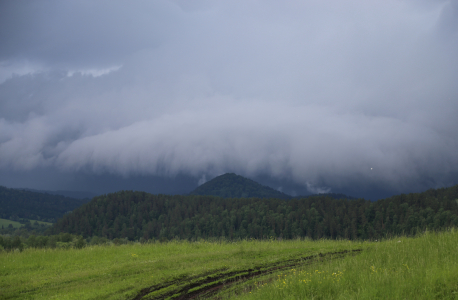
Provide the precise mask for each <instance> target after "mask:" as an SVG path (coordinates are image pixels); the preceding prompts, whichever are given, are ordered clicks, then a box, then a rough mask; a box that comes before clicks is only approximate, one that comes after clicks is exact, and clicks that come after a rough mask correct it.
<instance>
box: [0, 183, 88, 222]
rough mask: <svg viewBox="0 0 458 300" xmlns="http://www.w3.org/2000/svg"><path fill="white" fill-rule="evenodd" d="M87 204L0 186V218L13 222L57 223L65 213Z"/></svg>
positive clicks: (83, 201) (71, 199) (61, 197)
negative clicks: (25, 220)
mask: <svg viewBox="0 0 458 300" xmlns="http://www.w3.org/2000/svg"><path fill="white" fill-rule="evenodd" d="M86 202H87V200H80V199H73V198H68V197H64V196H60V195H51V194H47V193H38V192H33V191H27V190H19V189H10V188H6V187H3V186H0V218H3V219H10V220H13V221H19V219H29V220H41V221H45V222H51V223H52V222H56V220H57V219H58V218H61V217H62V216H63V215H64V214H65V213H68V212H70V211H72V210H74V209H75V208H77V207H79V206H81V205H82V204H83V203H86Z"/></svg>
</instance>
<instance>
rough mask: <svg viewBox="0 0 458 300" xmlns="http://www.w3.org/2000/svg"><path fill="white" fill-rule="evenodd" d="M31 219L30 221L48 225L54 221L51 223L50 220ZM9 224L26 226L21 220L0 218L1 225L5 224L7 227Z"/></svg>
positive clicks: (16, 226) (18, 226) (15, 226)
mask: <svg viewBox="0 0 458 300" xmlns="http://www.w3.org/2000/svg"><path fill="white" fill-rule="evenodd" d="M29 221H30V223H35V222H37V223H38V224H40V225H41V224H43V225H46V226H51V225H52V223H49V222H43V221H37V220H29ZM9 224H11V225H13V228H20V227H22V226H24V224H22V223H20V222H17V221H12V220H8V219H1V218H0V227H1V226H3V227H4V228H7V227H8V225H9Z"/></svg>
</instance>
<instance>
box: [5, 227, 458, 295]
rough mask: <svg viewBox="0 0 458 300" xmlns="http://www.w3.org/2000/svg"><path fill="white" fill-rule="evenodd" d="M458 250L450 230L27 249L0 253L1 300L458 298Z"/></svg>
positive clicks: (457, 238)
mask: <svg viewBox="0 0 458 300" xmlns="http://www.w3.org/2000/svg"><path fill="white" fill-rule="evenodd" d="M343 250H348V251H347V252H344V251H343ZM351 250H353V251H351ZM457 250H458V234H457V233H456V231H454V230H451V231H449V232H446V233H440V234H425V235H423V236H421V237H418V238H397V239H394V240H387V241H383V242H349V241H326V240H322V241H307V240H305V241H301V240H293V241H240V242H205V241H201V242H193V243H189V242H168V243H163V244H160V243H154V244H143V245H142V244H133V245H121V246H90V247H86V248H83V249H80V250H77V249H68V250H64V249H45V250H43V249H42V250H38V249H37V250H35V249H26V250H24V251H23V252H8V253H7V252H2V253H0V298H1V299H167V298H168V299H174V298H177V297H179V296H183V295H188V296H189V295H197V296H201V298H207V297H209V296H215V295H216V294H218V295H219V296H220V297H221V298H241V299H435V298H436V299H456V298H457V297H458V294H457V293H458V279H457V278H458V251H457Z"/></svg>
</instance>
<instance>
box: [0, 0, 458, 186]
mask: <svg viewBox="0 0 458 300" xmlns="http://www.w3.org/2000/svg"><path fill="white" fill-rule="evenodd" d="M0 10H1V11H3V12H5V15H6V16H7V17H6V18H1V19H0V28H1V29H0V43H1V44H2V45H5V46H4V47H1V49H0V170H1V171H2V172H8V170H11V172H19V171H21V172H22V171H24V172H26V171H32V170H36V169H39V168H47V169H54V170H56V172H66V173H72V172H83V173H86V174H117V175H121V176H123V177H125V178H129V177H132V176H151V175H154V176H160V177H167V178H169V177H174V176H177V175H179V174H185V175H189V176H193V177H195V178H196V184H197V182H198V181H199V182H205V180H208V179H210V178H212V177H213V176H216V175H219V174H222V173H225V172H235V173H238V174H241V175H245V176H250V177H256V176H268V177H271V178H276V179H278V180H283V181H290V182H292V183H294V184H297V185H301V186H304V187H306V188H307V189H308V190H309V191H311V192H326V191H334V190H339V189H345V188H348V187H349V186H361V187H362V186H370V187H373V186H377V187H378V188H380V187H383V188H386V189H389V190H393V191H400V192H402V191H411V190H418V189H420V188H423V187H424V188H425V189H426V188H430V187H440V186H447V185H451V184H456V183H458V182H456V180H458V156H457V155H456V149H458V119H457V118H456V116H457V115H458V86H457V84H456V82H457V80H458V76H457V75H458V59H457V58H456V53H458V21H457V20H458V5H457V4H456V3H455V2H452V1H427V0H424V1H402V2H401V1H383V2H380V3H372V2H370V3H369V2H367V1H357V0H355V1H350V2H348V1H346V2H345V3H343V2H341V1H331V2H322V1H293V2H289V3H286V4H285V3H276V2H274V1H263V2H259V1H230V2H229V1H227V2H226V1H219V2H213V1H212V2H210V1H193V2H192V4H190V3H189V1H154V2H148V1H136V2H134V3H128V4H127V3H125V2H116V1H109V2H103V1H98V2H93V1H87V2H85V1H79V2H64V1H47V2H40V1H38V2H36V1H34V2H21V3H15V2H8V3H7V2H2V4H0ZM70 12H71V13H70ZM50 16H51V17H50ZM68 16H71V17H68ZM199 178H200V180H199ZM0 184H1V183H0Z"/></svg>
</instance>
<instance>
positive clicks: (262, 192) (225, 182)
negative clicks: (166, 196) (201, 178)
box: [190, 173, 291, 199]
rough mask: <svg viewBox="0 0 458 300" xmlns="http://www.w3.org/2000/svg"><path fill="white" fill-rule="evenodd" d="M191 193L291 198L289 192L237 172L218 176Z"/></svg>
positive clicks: (219, 195)
mask: <svg viewBox="0 0 458 300" xmlns="http://www.w3.org/2000/svg"><path fill="white" fill-rule="evenodd" d="M190 195H211V196H218V197H222V198H278V199H290V198H291V196H289V195H287V194H284V193H282V192H280V191H277V190H274V189H273V188H270V187H268V186H264V185H262V184H259V183H257V182H256V181H253V180H251V179H248V178H245V177H243V176H240V175H237V174H235V173H226V174H223V175H220V176H217V177H215V178H213V179H212V180H210V181H207V182H206V183H204V184H202V185H201V186H199V187H197V188H196V189H195V190H194V191H192V192H191V193H190Z"/></svg>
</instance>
